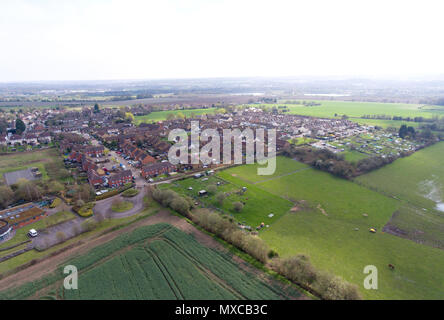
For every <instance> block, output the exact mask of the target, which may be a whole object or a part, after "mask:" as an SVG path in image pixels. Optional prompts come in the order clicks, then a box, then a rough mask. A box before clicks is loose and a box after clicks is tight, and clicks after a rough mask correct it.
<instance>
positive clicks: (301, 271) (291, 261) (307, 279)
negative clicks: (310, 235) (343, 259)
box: [272, 255, 362, 300]
mask: <svg viewBox="0 0 444 320" xmlns="http://www.w3.org/2000/svg"><path fill="white" fill-rule="evenodd" d="M272 266H273V269H275V270H276V271H277V272H278V273H279V274H281V275H283V276H285V277H286V278H287V279H290V280H292V281H293V282H295V283H297V284H299V285H300V286H302V287H303V288H305V289H307V290H308V291H310V292H311V293H313V294H315V295H317V296H319V297H321V298H323V299H326V300H359V299H362V297H361V294H360V293H359V290H358V287H357V286H356V285H354V284H351V283H348V282H346V281H345V280H343V279H342V278H340V277H337V276H334V275H332V274H330V273H328V272H324V271H320V270H317V269H316V268H315V267H314V266H313V265H312V264H311V262H310V258H309V257H308V256H306V255H297V256H294V257H290V258H287V259H280V258H276V259H273V261H272Z"/></svg>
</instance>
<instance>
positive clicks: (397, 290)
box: [164, 149, 444, 299]
mask: <svg viewBox="0 0 444 320" xmlns="http://www.w3.org/2000/svg"><path fill="white" fill-rule="evenodd" d="M426 150H429V149H426ZM421 152H423V151H421ZM431 152H432V153H435V154H436V151H434V150H433V149H432V150H431ZM406 159H409V158H406ZM398 161H401V160H398ZM291 162H294V163H295V164H293V165H292V164H291ZM277 163H278V165H277V168H278V171H277V172H276V173H275V174H274V175H273V176H269V177H268V178H265V177H264V176H257V175H256V174H255V172H256V169H257V165H244V166H238V167H234V168H230V169H227V170H223V171H221V172H219V173H218V174H217V175H216V176H215V177H211V179H214V180H213V181H210V180H208V181H209V182H208V183H214V182H215V181H217V179H220V181H224V183H225V184H224V185H223V186H219V188H224V189H223V190H230V188H234V187H232V186H245V187H247V190H248V191H250V190H251V189H253V190H255V191H256V190H261V191H257V192H258V195H260V197H264V199H267V200H266V201H265V202H267V201H277V199H280V200H279V201H282V200H284V201H288V202H287V203H288V205H287V206H281V207H280V206H276V205H275V206H274V211H273V212H274V213H275V218H276V219H271V221H269V220H268V217H267V215H266V214H267V213H268V211H267V209H264V208H263V205H259V206H257V207H256V208H254V210H251V211H245V212H243V211H242V212H243V213H244V215H243V216H242V219H243V220H246V221H247V222H249V221H251V222H252V223H253V222H254V223H256V221H257V220H258V219H262V220H264V221H265V223H267V224H269V227H268V228H265V229H263V230H261V231H259V236H260V237H261V238H262V239H263V240H265V241H266V243H267V244H268V245H270V247H271V248H272V249H274V250H276V251H277V252H278V253H279V254H280V255H281V256H282V257H290V256H293V255H296V254H301V253H303V254H307V255H309V256H310V257H311V259H312V262H313V263H314V264H315V266H316V267H318V268H320V269H323V270H328V271H330V272H332V273H334V274H336V275H339V276H342V277H343V278H344V279H345V280H347V281H350V282H352V283H355V284H356V285H358V286H359V288H360V291H361V292H362V294H363V295H364V297H365V298H368V299H421V298H424V297H426V298H430V299H438V298H441V297H442V287H443V284H444V276H442V275H441V274H437V272H436V271H437V270H439V269H440V266H441V265H442V264H443V263H444V251H443V250H441V249H438V248H433V244H434V243H435V244H436V241H437V239H436V237H435V238H434V237H433V235H436V233H438V232H439V231H441V232H442V230H441V229H440V227H439V226H440V225H442V222H443V221H441V220H439V217H435V220H434V221H435V222H436V223H437V224H436V225H433V224H430V223H429V222H430V221H428V220H427V221H426V222H428V224H427V228H428V229H425V231H429V232H426V233H425V234H424V236H423V238H422V242H421V241H417V242H420V243H423V244H420V243H415V242H414V241H412V240H418V239H411V240H409V239H403V238H402V237H399V236H396V235H393V234H390V233H387V232H384V231H383V228H384V226H385V225H386V224H387V223H388V222H389V221H392V223H397V225H401V226H402V223H404V226H405V225H406V224H407V225H409V226H410V228H413V227H412V224H410V222H413V223H418V219H417V218H416V215H417V214H416V213H417V211H416V210H417V209H416V208H415V207H413V206H411V205H410V204H409V203H407V202H405V201H400V200H397V199H393V198H391V197H388V196H386V195H384V194H383V193H379V192H376V191H372V190H370V189H368V188H366V187H364V186H361V185H359V184H357V183H354V182H352V181H347V180H343V179H339V178H336V177H333V176H331V175H330V174H328V173H325V172H321V171H318V170H315V169H312V168H309V167H306V166H305V165H303V164H300V163H297V162H295V161H294V160H291V159H283V158H282V157H278V158H277ZM395 163H397V162H395ZM196 180H197V181H200V180H198V179H187V180H183V181H181V182H180V183H181V184H180V185H179V186H178V185H175V186H174V187H173V186H170V187H172V188H174V189H175V190H176V191H179V192H180V191H181V190H182V193H186V191H184V190H186V189H187V187H188V186H190V185H194V184H197V183H202V182H197V181H196ZM201 186H202V185H199V186H198V188H199V187H201ZM164 187H166V186H164ZM221 190H222V189H221ZM248 191H247V192H248ZM256 201H258V200H257V198H256V197H249V199H248V200H246V201H245V202H246V204H245V207H244V208H247V206H248V204H249V202H252V203H255V202H256ZM202 202H203V203H205V204H213V205H214V206H216V207H217V204H215V202H214V197H212V196H209V197H207V198H205V199H202ZM274 203H279V202H274ZM290 209H291V210H290ZM394 213H396V214H395V215H394ZM233 216H234V217H235V218H237V217H236V213H233ZM399 217H401V222H399V219H400V218H399ZM396 219H398V220H396ZM412 219H413V220H412ZM437 219H438V220H437ZM422 222H423V224H424V223H425V222H424V221H422ZM253 225H256V224H253ZM413 226H415V227H416V226H417V225H415V224H413ZM370 228H376V230H377V232H376V233H370V232H369V229H370ZM431 232H434V233H432V235H430V233H431ZM435 246H436V245H435ZM388 264H394V265H395V266H396V270H395V271H393V270H390V269H389V268H388V267H387V265H388ZM366 265H375V266H377V268H378V272H379V273H378V275H379V281H380V282H379V283H380V284H379V289H378V290H365V289H364V288H363V286H362V285H363V279H364V277H365V275H364V274H363V269H364V267H365V266H366ZM431 279H434V280H433V281H432V280H431Z"/></svg>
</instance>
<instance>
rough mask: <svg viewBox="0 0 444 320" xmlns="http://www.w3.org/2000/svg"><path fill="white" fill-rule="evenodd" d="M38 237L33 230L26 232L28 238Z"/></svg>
mask: <svg viewBox="0 0 444 320" xmlns="http://www.w3.org/2000/svg"><path fill="white" fill-rule="evenodd" d="M38 235H39V233H38V232H37V230H35V229H31V230H29V231H28V236H30V237H31V238H35V237H37V236H38Z"/></svg>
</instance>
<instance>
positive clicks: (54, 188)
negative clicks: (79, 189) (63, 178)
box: [48, 181, 65, 193]
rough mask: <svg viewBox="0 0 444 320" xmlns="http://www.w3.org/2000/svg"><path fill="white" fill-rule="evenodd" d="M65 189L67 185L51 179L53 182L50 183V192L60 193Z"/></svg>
mask: <svg viewBox="0 0 444 320" xmlns="http://www.w3.org/2000/svg"><path fill="white" fill-rule="evenodd" d="M63 190H65V187H64V186H63V184H61V183H60V182H58V181H51V183H50V184H49V190H48V191H49V192H50V193H60V192H62V191H63Z"/></svg>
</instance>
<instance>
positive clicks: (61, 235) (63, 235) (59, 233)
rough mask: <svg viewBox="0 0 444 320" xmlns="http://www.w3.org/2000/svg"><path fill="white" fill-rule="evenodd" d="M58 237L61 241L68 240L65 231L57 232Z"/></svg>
mask: <svg viewBox="0 0 444 320" xmlns="http://www.w3.org/2000/svg"><path fill="white" fill-rule="evenodd" d="M56 238H57V241H58V242H59V243H60V242H64V241H65V240H66V234H65V233H64V232H63V231H58V232H57V233H56Z"/></svg>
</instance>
